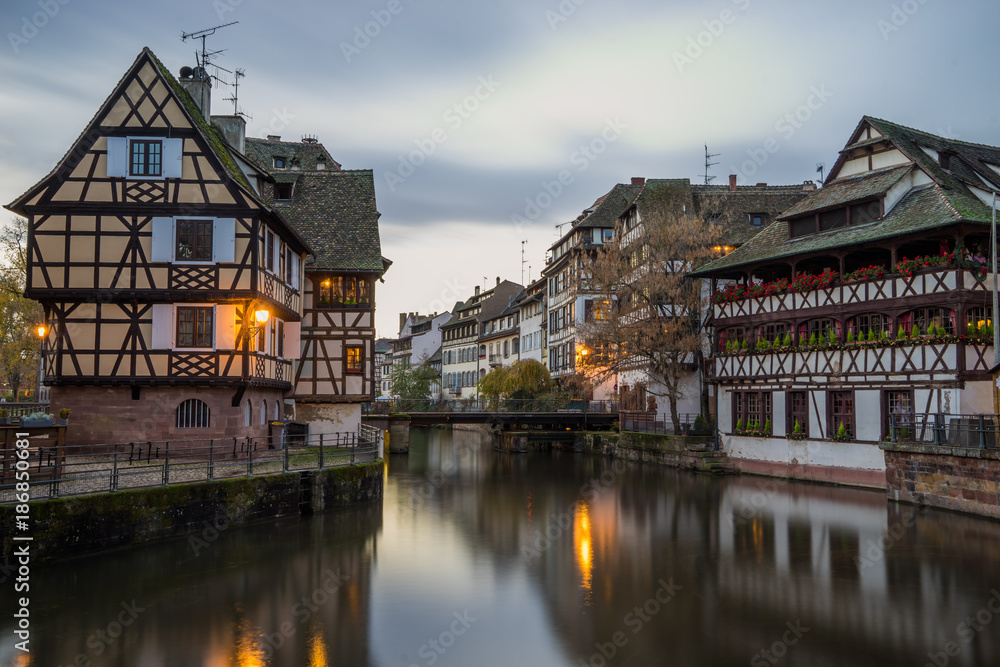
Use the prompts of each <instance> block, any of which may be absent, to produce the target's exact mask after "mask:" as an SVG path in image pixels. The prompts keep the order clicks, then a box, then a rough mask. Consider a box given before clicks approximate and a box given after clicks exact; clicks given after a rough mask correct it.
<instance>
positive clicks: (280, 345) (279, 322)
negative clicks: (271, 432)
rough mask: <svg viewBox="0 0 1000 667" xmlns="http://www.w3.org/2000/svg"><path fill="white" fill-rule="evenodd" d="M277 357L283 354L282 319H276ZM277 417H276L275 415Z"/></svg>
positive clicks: (283, 331)
mask: <svg viewBox="0 0 1000 667" xmlns="http://www.w3.org/2000/svg"><path fill="white" fill-rule="evenodd" d="M277 356H279V357H284V356H285V323H284V322H283V321H282V320H278V354H277ZM275 419H277V417H275Z"/></svg>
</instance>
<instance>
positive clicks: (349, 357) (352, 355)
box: [344, 345, 362, 373]
mask: <svg viewBox="0 0 1000 667" xmlns="http://www.w3.org/2000/svg"><path fill="white" fill-rule="evenodd" d="M344 372H346V373H361V372H362V366H361V346H360V345H348V346H347V353H346V355H345V357H344Z"/></svg>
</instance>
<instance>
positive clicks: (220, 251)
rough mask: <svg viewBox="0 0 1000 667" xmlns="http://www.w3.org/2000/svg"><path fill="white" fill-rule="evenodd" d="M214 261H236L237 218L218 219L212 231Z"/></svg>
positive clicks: (229, 262) (230, 262)
mask: <svg viewBox="0 0 1000 667" xmlns="http://www.w3.org/2000/svg"><path fill="white" fill-rule="evenodd" d="M212 261H213V262H224V263H227V264H232V263H233V262H235V261H236V218H216V219H215V226H214V228H213V230H212Z"/></svg>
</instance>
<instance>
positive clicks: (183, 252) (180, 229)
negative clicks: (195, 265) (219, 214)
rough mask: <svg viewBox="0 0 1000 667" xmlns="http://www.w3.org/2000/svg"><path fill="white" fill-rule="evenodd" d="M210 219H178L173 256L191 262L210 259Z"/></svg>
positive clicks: (211, 222) (209, 260) (211, 224)
mask: <svg viewBox="0 0 1000 667" xmlns="http://www.w3.org/2000/svg"><path fill="white" fill-rule="evenodd" d="M212 227H213V221H212V220H183V219H182V220H178V221H177V242H176V251H175V255H174V256H175V257H176V258H177V259H178V260H188V261H192V262H211V261H212Z"/></svg>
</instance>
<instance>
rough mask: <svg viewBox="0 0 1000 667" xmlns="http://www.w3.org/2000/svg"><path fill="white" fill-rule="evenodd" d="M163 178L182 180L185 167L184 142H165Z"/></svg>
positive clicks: (177, 140)
mask: <svg viewBox="0 0 1000 667" xmlns="http://www.w3.org/2000/svg"><path fill="white" fill-rule="evenodd" d="M162 157H163V171H162V173H163V177H164V178H180V177H181V171H182V168H183V166H184V140H183V139H164V140H163V153H162Z"/></svg>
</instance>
